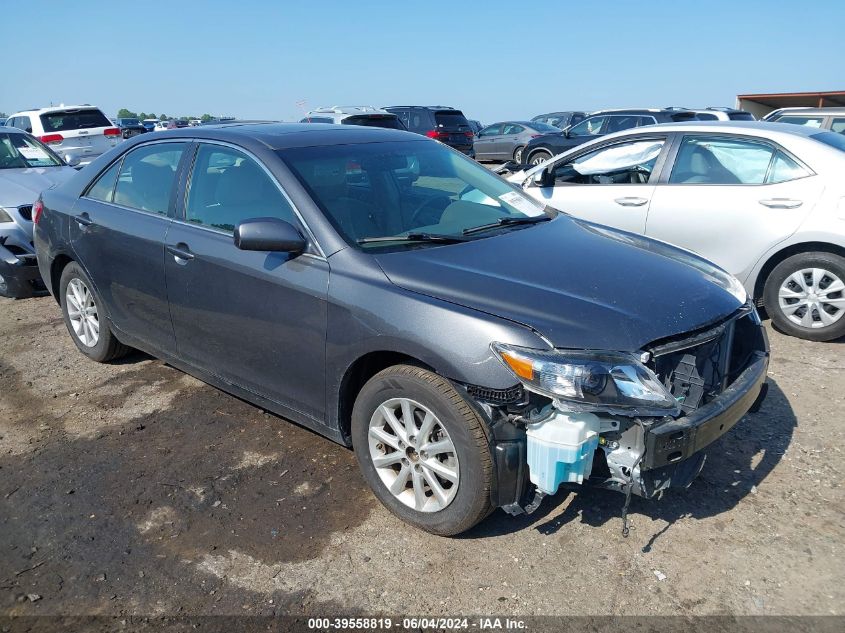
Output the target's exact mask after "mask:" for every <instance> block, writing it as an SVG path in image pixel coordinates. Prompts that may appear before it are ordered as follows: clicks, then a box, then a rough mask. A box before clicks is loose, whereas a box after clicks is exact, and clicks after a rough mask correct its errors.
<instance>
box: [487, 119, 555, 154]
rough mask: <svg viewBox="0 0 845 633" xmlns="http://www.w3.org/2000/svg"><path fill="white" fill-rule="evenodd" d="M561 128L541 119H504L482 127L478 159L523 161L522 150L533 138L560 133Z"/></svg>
mask: <svg viewBox="0 0 845 633" xmlns="http://www.w3.org/2000/svg"><path fill="white" fill-rule="evenodd" d="M559 133H560V129H559V128H556V127H554V126H553V125H548V124H547V123H541V122H540V121H503V122H501V123H494V124H493V125H488V126H487V127H485V128H484V129H482V130H481V131H480V132H479V133H478V134H477V135H476V137H475V142H474V143H473V149H474V150H475V158H476V160H479V161H481V160H514V161H516V162H517V163H522V150H523V149H525V146H526V145H527V144H528V141H530V140H531V139H532V138H537V137H538V136H544V135H546V134H559Z"/></svg>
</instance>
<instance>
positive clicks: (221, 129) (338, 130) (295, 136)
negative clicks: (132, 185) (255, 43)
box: [136, 123, 427, 150]
mask: <svg viewBox="0 0 845 633" xmlns="http://www.w3.org/2000/svg"><path fill="white" fill-rule="evenodd" d="M154 134H160V135H161V136H160V138H196V139H209V140H219V141H232V142H235V143H237V142H243V141H249V140H252V141H258V142H259V143H261V144H263V145H264V146H265V147H267V148H269V149H271V150H277V149H287V148H292V147H314V146H320V145H343V144H357V143H385V142H390V141H426V140H427V139H426V138H425V137H422V136H420V135H419V134H412V133H411V132H405V131H404V130H393V129H388V128H379V127H366V126H358V125H333V124H331V123H222V124H220V125H206V126H199V127H191V128H181V129H179V130H168V131H166V132H155V133H154ZM144 137H147V138H151V135H150V134H145V135H141V136H138V137H136V138H138V139H143V138H144Z"/></svg>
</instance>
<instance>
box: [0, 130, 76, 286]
mask: <svg viewBox="0 0 845 633" xmlns="http://www.w3.org/2000/svg"><path fill="white" fill-rule="evenodd" d="M74 174H76V170H75V169H72V168H71V167H68V166H67V165H65V164H64V162H63V161H62V159H61V158H59V157H58V156H56V154H54V153H53V152H52V150H50V149H48V148H47V146H46V145H44V144H43V143H41V142H40V141H39V140H38V139H36V138H35V137H33V136H31V135H29V134H27V133H26V132H24V131H22V130H18V129H16V128H12V127H4V128H2V129H0V297H12V298H15V299H19V298H24V297H31V296H32V293H33V291H34V290H36V289H37V288H38V287H40V286H41V275H40V274H39V272H38V266H37V265H36V261H35V249H34V247H33V245H32V205H33V203H34V202H35V200H36V199H37V198H38V194H39V193H41V191H42V190H44V189H47V188H49V187H52V186H53V185H56V184H58V183H62V182H65V181H66V180H68V179H69V178H70V177H71V176H72V175H74Z"/></svg>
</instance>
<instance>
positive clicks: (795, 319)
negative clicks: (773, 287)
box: [778, 268, 845, 328]
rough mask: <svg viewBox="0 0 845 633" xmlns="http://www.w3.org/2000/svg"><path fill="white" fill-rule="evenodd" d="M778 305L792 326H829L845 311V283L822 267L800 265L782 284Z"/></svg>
mask: <svg viewBox="0 0 845 633" xmlns="http://www.w3.org/2000/svg"><path fill="white" fill-rule="evenodd" d="M778 304H779V307H780V309H781V311H782V312H783V314H784V316H785V317H786V318H787V319H789V320H790V321H791V322H792V323H794V324H795V325H800V326H801V327H806V328H824V327H829V326H831V325H833V324H834V323H836V322H837V321H839V319H841V318H842V315H843V314H845V283H843V281H842V279H840V278H839V276H838V275H836V274H835V273H833V272H831V271H829V270H825V269H824V268H803V269H801V270H798V271H796V272H794V273H793V274H791V275H790V276H789V277H787V278H786V279H785V280H784V282H783V283H782V284H781V286H780V289H779V291H778Z"/></svg>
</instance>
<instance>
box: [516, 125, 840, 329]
mask: <svg viewBox="0 0 845 633" xmlns="http://www.w3.org/2000/svg"><path fill="white" fill-rule="evenodd" d="M843 173H845V137H843V136H842V135H841V134H834V133H832V132H829V131H824V130H818V129H814V128H809V127H806V126H797V125H795V126H791V125H779V124H777V123H760V122H738V121H736V122H712V123H708V122H690V123H678V124H669V125H658V126H653V127H649V128H643V129H637V130H631V131H628V132H624V133H620V134H614V135H611V136H608V137H605V138H602V139H599V140H596V141H594V142H592V143H589V144H586V145H583V146H581V147H578V148H576V149H574V150H572V151H570V152H567V153H566V154H563V155H561V156H558V157H556V158H555V159H554V160H552V161H549V162H548V164H543V165H540V166H537V167H535V168H533V169H530V170H528V171H526V172H524V173H518V174H515V175H513V176H511V179H512V180H514V181H518V182H520V183H522V184H523V186H524V188H525V190H526V191H527V192H528V193H530V194H531V195H532V196H533V197H534V198H536V199H537V200H539V201H542V202H543V203H545V204H549V205H551V206H553V207H555V208H557V209H560V210H562V211H566V212H569V213H573V214H574V215H576V216H578V217H582V218H585V219H588V220H592V221H594V222H600V223H602V224H607V225H608V226H613V227H616V228H619V229H623V230H625V231H631V232H632V233H641V234H643V235H646V236H648V237H653V238H656V239H659V240H663V241H666V242H669V243H671V244H675V245H677V246H680V247H682V248H686V249H689V250H691V251H695V252H696V253H698V254H700V255H701V256H703V257H706V258H708V259H710V260H712V261H714V262H715V263H716V264H718V265H719V266H721V267H722V268H724V269H725V270H727V271H728V272H730V273H731V274H733V275H735V276H736V277H737V278H738V279H739V280H740V281H741V282H742V283H743V285H744V286H745V289H746V291H747V292H748V294H749V295H750V296H751V297H752V298H753V299H754V300H755V301H757V302H758V304H760V305H763V306H765V308H766V312H767V313H768V314H769V316H770V317H771V318H772V320H773V321H774V323H775V324H776V325H777V326H778V328H779V329H781V330H782V331H784V332H786V333H788V334H791V335H793V336H797V337H800V338H805V339H809V340H813V341H829V340H832V339H835V338H839V337H841V336H843V335H845V182H844V181H843V179H842V174H843Z"/></svg>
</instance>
